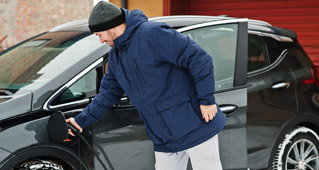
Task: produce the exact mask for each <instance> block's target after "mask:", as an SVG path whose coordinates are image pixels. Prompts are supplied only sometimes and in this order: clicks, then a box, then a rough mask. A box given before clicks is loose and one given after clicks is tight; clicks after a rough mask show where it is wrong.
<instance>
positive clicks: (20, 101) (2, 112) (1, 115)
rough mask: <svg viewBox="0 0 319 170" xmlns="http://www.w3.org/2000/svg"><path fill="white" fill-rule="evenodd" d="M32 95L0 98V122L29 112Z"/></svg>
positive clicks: (24, 94) (25, 94) (29, 93)
mask: <svg viewBox="0 0 319 170" xmlns="http://www.w3.org/2000/svg"><path fill="white" fill-rule="evenodd" d="M31 102H32V93H31V92H28V93H23V94H15V95H10V96H0V120H3V119H7V118H9V117H13V116H16V115H19V114H22V113H26V112H30V111H31V104H32V103H31Z"/></svg>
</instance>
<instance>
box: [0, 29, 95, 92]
mask: <svg viewBox="0 0 319 170" xmlns="http://www.w3.org/2000/svg"><path fill="white" fill-rule="evenodd" d="M100 47H101V43H100V42H99V41H98V37H96V36H95V35H94V34H92V33H90V32H47V33H45V34H42V35H39V36H37V37H36V38H33V39H31V40H28V41H26V42H23V43H21V44H18V45H17V46H16V47H14V48H12V49H11V50H8V51H5V52H2V53H0V75H1V76H0V89H6V90H11V91H18V90H20V89H21V90H35V89H39V88H41V87H43V86H45V85H46V83H48V82H50V81H52V80H53V79H54V78H57V77H59V76H62V74H64V72H65V71H66V70H68V69H70V68H71V67H73V66H74V65H76V64H77V63H78V62H80V61H81V60H82V59H83V58H85V57H87V55H89V54H90V53H92V51H94V50H96V49H97V48H100Z"/></svg>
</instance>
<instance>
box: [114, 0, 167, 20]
mask: <svg viewBox="0 0 319 170" xmlns="http://www.w3.org/2000/svg"><path fill="white" fill-rule="evenodd" d="M110 2H112V3H113V4H115V5H117V6H118V7H121V0H110ZM127 9H128V10H130V11H131V10H134V9H140V10H142V11H143V12H144V13H145V15H146V16H147V17H155V16H163V0H127Z"/></svg>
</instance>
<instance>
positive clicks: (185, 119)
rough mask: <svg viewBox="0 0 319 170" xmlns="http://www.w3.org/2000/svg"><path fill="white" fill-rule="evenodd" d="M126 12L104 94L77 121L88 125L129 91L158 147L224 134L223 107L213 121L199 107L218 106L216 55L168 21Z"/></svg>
mask: <svg viewBox="0 0 319 170" xmlns="http://www.w3.org/2000/svg"><path fill="white" fill-rule="evenodd" d="M122 10H123V11H124V12H125V23H126V29H125V32H124V33H123V34H122V35H121V36H120V37H118V38H117V39H115V41H114V44H115V47H113V48H112V49H111V50H110V53H109V61H108V62H109V64H108V71H107V73H106V74H105V75H104V76H103V79H102V82H101V86H100V92H99V94H97V95H96V97H95V98H94V100H93V101H92V102H91V103H90V104H89V105H88V106H87V107H86V108H85V109H84V111H83V112H82V113H81V114H79V115H77V116H76V117H75V121H76V122H77V123H78V124H79V125H80V126H81V127H82V128H85V127H86V126H88V125H90V124H91V123H93V122H94V121H96V120H98V119H99V118H100V117H102V116H103V115H104V114H105V113H107V112H108V110H109V109H110V108H111V107H112V106H113V105H115V104H117V103H119V101H120V99H121V97H122V96H123V94H124V92H125V93H126V95H127V96H128V97H129V98H130V100H131V101H132V103H133V104H134V106H135V107H136V109H137V110H138V111H139V114H140V116H141V118H142V119H143V121H144V123H145V127H146V131H147V133H148V135H149V137H150V139H151V140H152V141H153V143H154V150H155V151H161V152H178V151H181V150H185V149H188V148H191V147H193V146H196V145H198V144H200V143H202V142H204V141H206V140H208V139H209V138H211V137H213V136H214V135H216V134H217V133H218V132H220V131H221V130H222V129H223V127H224V126H225V123H226V118H225V116H224V114H223V113H222V112H221V111H220V109H219V108H218V112H217V114H216V116H215V117H214V119H213V120H212V121H209V122H208V123H206V122H205V120H204V119H203V118H202V115H201V111H200V104H202V105H212V104H216V102H215V98H214V93H215V83H214V69H213V62H212V58H211V56H209V55H208V54H207V53H206V52H205V51H204V50H203V49H202V48H201V47H200V46H199V45H198V44H196V43H195V42H194V41H192V40H191V39H190V38H188V37H186V36H183V35H181V34H180V33H178V32H177V31H175V30H174V29H172V28H171V27H170V26H168V25H167V24H165V23H158V22H149V21H148V19H147V17H146V16H145V15H144V14H143V12H142V11H140V10H133V11H132V12H130V11H128V10H126V9H122Z"/></svg>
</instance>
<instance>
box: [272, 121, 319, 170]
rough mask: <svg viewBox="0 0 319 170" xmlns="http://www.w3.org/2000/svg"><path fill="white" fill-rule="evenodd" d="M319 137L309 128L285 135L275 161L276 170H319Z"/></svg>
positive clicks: (299, 128) (274, 167)
mask: <svg viewBox="0 0 319 170" xmlns="http://www.w3.org/2000/svg"><path fill="white" fill-rule="evenodd" d="M318 151H319V137H318V135H317V134H316V133H315V132H314V131H313V130H311V129H309V128H307V127H298V128H296V129H294V130H293V131H291V132H290V133H289V134H286V135H285V139H284V140H283V141H282V142H281V144H280V145H279V147H278V149H277V153H276V156H275V158H274V160H273V169H275V170H318V169H319V157H318Z"/></svg>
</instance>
